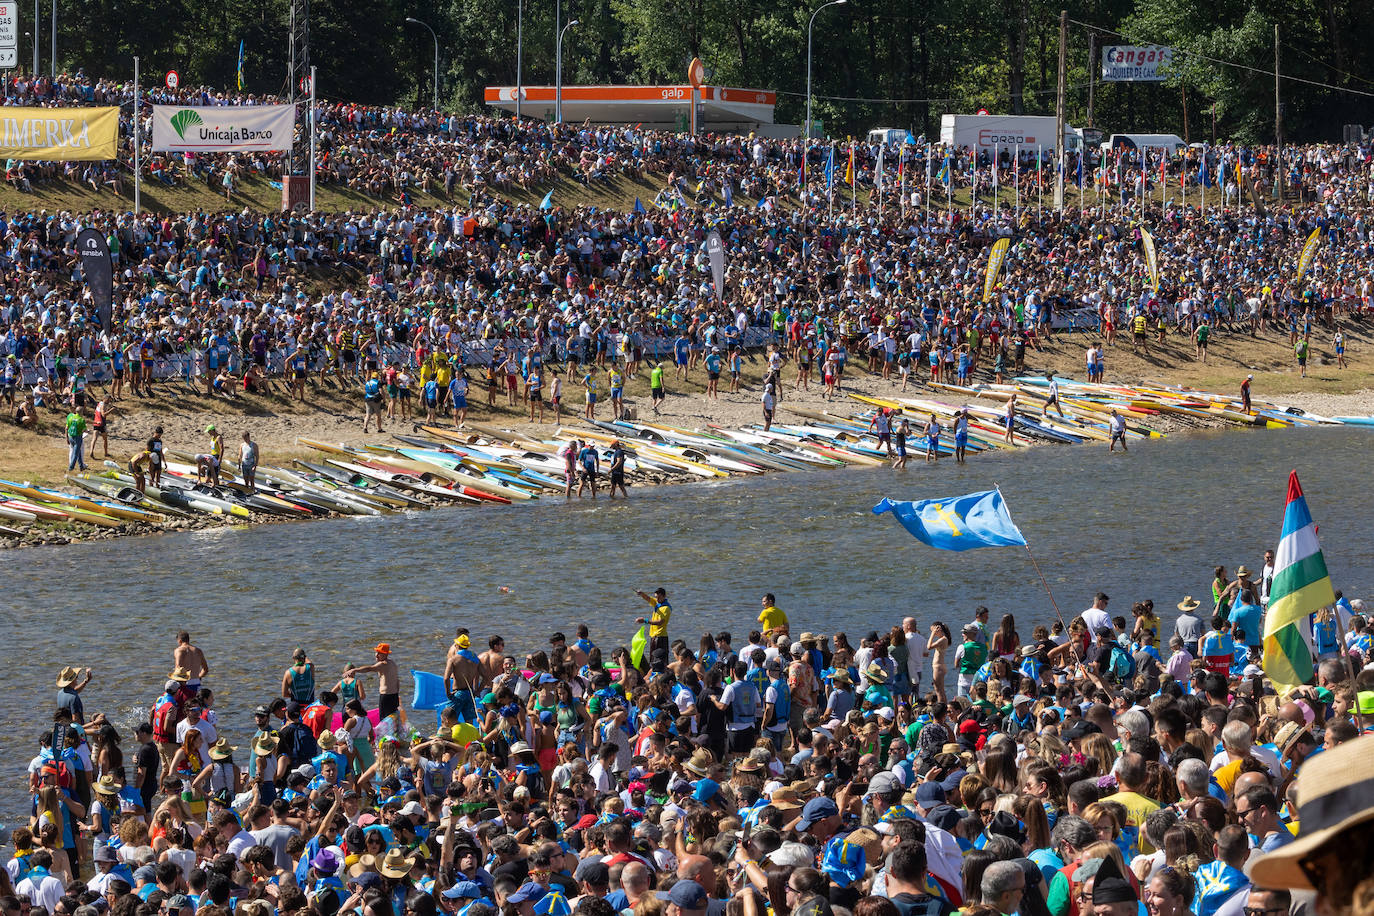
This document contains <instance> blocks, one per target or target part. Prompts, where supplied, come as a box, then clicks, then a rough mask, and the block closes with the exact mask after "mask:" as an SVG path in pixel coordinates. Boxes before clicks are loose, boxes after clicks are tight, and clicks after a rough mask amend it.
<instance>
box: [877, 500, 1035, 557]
mask: <svg viewBox="0 0 1374 916" xmlns="http://www.w3.org/2000/svg"><path fill="white" fill-rule="evenodd" d="M884 512H891V513H892V514H893V515H894V516H895V517H896V519H897V521H898V522H899V523H900V524H901V526H902V527H903V528H905V529H906V530H907V531H909V532H911V534H912V536H913V537H915V538H916V539H917V540H918V541H922V542H924V543H926V544H929V545H930V546H931V547H935V548H937V549H939V550H972V549H974V548H975V547H1018V546H1019V547H1023V546H1025V544H1026V539H1025V538H1024V537H1023V536H1022V535H1021V531H1020V529H1018V528H1017V527H1016V523H1015V522H1013V521H1012V520H1011V513H1010V512H1009V511H1007V504H1006V503H1005V502H1003V500H1002V494H1001V493H1000V492H999V491H997V490H983V491H981V492H978V493H969V494H967V495H965V496H950V497H946V498H944V499H923V500H919V501H916V502H893V501H892V500H890V499H883V500H882V501H881V502H879V503H878V505H876V506H874V507H873V514H874V515H882V514H883V513H884Z"/></svg>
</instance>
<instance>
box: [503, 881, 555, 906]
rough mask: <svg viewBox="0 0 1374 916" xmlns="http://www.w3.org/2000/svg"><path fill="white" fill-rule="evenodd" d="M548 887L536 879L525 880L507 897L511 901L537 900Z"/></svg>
mask: <svg viewBox="0 0 1374 916" xmlns="http://www.w3.org/2000/svg"><path fill="white" fill-rule="evenodd" d="M548 892H549V889H548V888H547V887H545V886H544V885H542V884H540V883H538V882H537V881H526V882H525V883H524V884H522V885H520V887H519V889H517V890H516V892H515V893H513V894H511V895H510V897H509V898H507V899H509V900H510V902H511V903H524V902H525V901H526V900H535V901H537V900H539V899H540V898H542V897H543V896H544V895H545V894H547V893H548Z"/></svg>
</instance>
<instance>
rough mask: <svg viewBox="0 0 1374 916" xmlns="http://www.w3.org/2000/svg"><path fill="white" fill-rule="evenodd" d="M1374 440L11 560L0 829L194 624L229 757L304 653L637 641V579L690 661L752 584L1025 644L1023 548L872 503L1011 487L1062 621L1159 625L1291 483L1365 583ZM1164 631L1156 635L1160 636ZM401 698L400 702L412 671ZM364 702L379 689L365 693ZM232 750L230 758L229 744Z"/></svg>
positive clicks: (1138, 452) (862, 473) (1273, 533)
mask: <svg viewBox="0 0 1374 916" xmlns="http://www.w3.org/2000/svg"><path fill="white" fill-rule="evenodd" d="M1371 443H1374V439H1371V438H1370V433H1369V432H1368V431H1361V430H1358V429H1352V428H1326V429H1289V430H1254V431H1243V432H1241V431H1227V432H1204V433H1193V434H1188V435H1178V436H1174V437H1170V438H1168V439H1165V440H1156V441H1153V442H1141V443H1133V444H1132V446H1131V452H1130V454H1129V455H1123V454H1120V453H1117V454H1108V452H1107V450H1106V448H1105V447H1098V446H1078V447H1045V448H1035V449H1029V450H1024V451H1018V452H996V453H990V454H984V455H977V456H973V457H972V458H971V459H970V461H969V462H968V463H967V464H966V465H964V466H962V467H959V466H957V465H955V464H954V462H953V461H952V460H942V461H940V462H939V463H938V465H936V466H928V465H924V464H922V463H920V462H919V461H917V462H915V463H913V464H912V465H911V466H910V467H909V468H907V469H906V470H904V471H898V472H894V471H891V470H888V469H874V470H843V471H816V472H807V473H790V474H773V475H768V476H766V477H763V478H755V479H748V480H742V479H733V480H726V481H721V482H717V483H700V484H687V485H682V486H672V487H660V488H657V489H647V490H643V491H637V492H635V493H634V494H633V498H632V499H631V500H629V501H628V502H624V501H616V502H615V503H611V502H609V501H607V500H605V499H604V498H603V499H600V500H597V501H596V502H595V503H592V502H590V501H587V502H582V503H576V502H574V504H573V505H571V506H565V505H562V498H561V497H558V498H554V499H545V500H540V501H538V502H536V503H533V504H526V505H524V506H512V507H504V508H500V507H490V508H483V509H464V508H462V507H455V508H446V509H439V510H434V511H429V512H421V513H416V514H411V515H395V516H389V517H381V518H361V519H360V518H344V519H335V520H327V521H320V522H312V523H300V524H284V525H267V526H259V527H253V528H244V529H217V530H213V531H199V532H182V533H176V534H168V535H159V536H152V537H139V538H126V539H119V540H113V541H101V542H96V543H90V544H78V545H71V546H66V547H60V548H44V549H34V550H25V551H22V552H11V553H8V554H6V555H5V562H6V565H7V572H8V574H7V576H6V577H5V578H6V585H5V589H4V591H5V597H6V599H7V600H6V605H7V607H8V613H5V614H3V615H0V644H3V645H5V646H8V647H9V648H10V651H11V652H12V655H11V656H10V664H9V668H10V671H11V675H10V684H9V685H8V686H9V690H8V691H7V693H8V700H7V702H6V703H5V704H3V706H0V822H3V823H7V824H11V825H12V824H15V823H18V822H19V821H20V820H21V819H22V818H23V817H24V816H26V813H27V812H26V806H27V793H26V789H25V784H24V771H25V767H26V765H27V763H28V761H29V760H30V759H31V758H32V757H33V755H34V754H35V753H36V752H37V739H38V736H39V734H40V733H41V732H43V731H45V730H46V728H50V727H51V726H50V723H51V719H50V718H49V712H50V708H51V706H50V704H51V703H52V697H53V694H54V688H53V682H54V678H55V677H56V674H57V672H58V670H59V669H60V668H61V667H62V666H64V665H79V666H86V665H89V666H91V667H92V668H93V669H94V671H95V679H94V681H93V682H92V683H91V685H90V686H89V687H88V688H86V691H85V694H84V695H85V698H86V709H87V713H88V714H90V713H91V712H93V711H96V710H104V711H106V713H107V715H108V716H109V717H110V718H111V719H112V720H113V721H115V722H116V724H118V725H119V726H120V727H121V730H124V729H127V731H126V732H125V734H129V735H130V737H129V738H128V739H127V740H126V742H125V745H124V747H125V753H126V756H129V755H131V754H132V751H133V750H134V748H133V747H132V746H131V745H132V737H131V733H132V725H133V723H135V722H136V721H137V720H138V719H139V718H142V717H146V715H147V708H148V706H149V705H150V704H151V703H152V701H153V700H154V699H155V698H156V697H157V696H158V694H159V692H160V686H161V683H162V681H163V680H164V679H165V676H166V674H167V672H168V671H169V670H170V665H171V652H172V648H173V645H174V643H175V633H176V631H177V630H178V629H180V628H182V627H185V628H186V629H189V630H190V631H191V633H192V636H193V639H194V640H195V642H196V643H197V644H198V645H199V646H200V647H201V648H202V649H204V650H205V652H206V655H207V656H208V658H209V662H210V665H211V675H210V677H209V678H208V679H207V681H206V683H207V685H209V686H211V687H213V688H214V689H215V691H216V707H217V708H218V709H219V710H220V713H219V714H220V730H221V733H222V734H225V735H226V736H228V737H229V738H230V740H231V743H234V744H237V745H239V746H240V747H243V746H244V745H245V744H246V740H245V739H246V736H247V735H248V734H250V733H251V718H250V716H249V714H248V711H249V710H250V709H251V708H252V707H253V706H254V705H255V704H256V703H259V702H263V701H265V700H267V699H268V698H270V697H271V696H273V695H275V694H276V692H277V688H278V686H279V684H280V681H281V675H282V671H283V670H284V668H285V667H286V665H287V664H289V662H290V655H291V651H292V649H293V648H294V647H295V646H298V645H299V646H304V647H305V648H306V649H307V650H308V651H309V653H310V655H311V657H312V659H313V660H314V661H315V663H316V667H317V670H318V671H319V674H318V675H317V680H323V679H324V678H325V677H330V678H332V677H334V676H335V675H336V674H337V673H338V672H340V671H341V670H342V668H343V666H344V665H345V664H347V663H350V662H353V663H360V664H361V663H368V662H371V660H372V652H371V648H372V646H374V645H375V644H376V643H377V642H378V641H381V640H385V641H387V642H390V643H391V644H392V646H393V649H394V652H395V655H394V657H395V659H396V660H397V662H398V664H399V665H400V666H401V668H402V669H409V668H419V669H423V670H429V671H435V672H440V671H442V670H443V656H444V652H445V650H446V648H447V646H448V645H449V642H450V640H451V638H452V635H453V628H454V627H455V626H458V625H465V626H468V627H469V628H470V629H471V630H472V632H473V634H474V637H475V638H474V640H473V642H474V648H477V649H479V650H480V649H485V647H486V637H487V636H488V635H489V634H491V633H500V634H501V635H502V636H504V637H505V638H506V640H507V651H510V652H514V653H517V654H518V653H522V652H526V651H532V650H533V649H536V648H540V647H542V646H544V645H546V641H547V637H548V634H550V633H552V632H553V631H554V630H563V631H564V632H568V633H571V632H572V628H573V627H574V626H575V625H576V624H577V623H579V622H586V623H587V624H588V625H589V626H590V627H591V635H592V639H593V641H595V642H596V643H597V644H599V645H602V646H603V647H605V646H609V645H611V644H614V643H618V642H626V641H628V639H629V637H630V636H631V635H632V633H633V631H634V628H635V627H634V624H633V619H634V617H635V616H637V615H638V614H640V613H642V612H643V611H645V610H646V609H647V608H646V606H645V605H644V604H643V603H642V602H641V601H640V600H639V599H638V598H636V597H635V595H634V589H637V588H643V589H645V590H646V591H652V590H653V588H654V587H656V586H659V585H662V586H664V587H665V588H667V590H668V593H669V599H670V601H671V602H672V604H673V607H674V615H673V619H672V625H671V628H670V631H671V632H672V634H673V635H675V636H682V637H683V638H685V639H687V641H688V643H689V644H690V645H692V646H694V647H695V645H696V643H697V640H698V639H699V637H700V635H701V634H702V633H704V632H706V631H708V630H712V631H714V630H718V629H722V628H724V629H729V630H731V631H732V632H733V633H734V634H736V645H741V644H743V642H744V638H745V635H746V633H747V631H748V630H749V628H750V626H751V622H752V621H753V619H754V617H755V616H756V615H757V613H758V610H759V599H760V597H761V595H762V594H763V593H764V592H766V591H772V592H775V593H776V594H777V596H778V601H779V606H780V607H782V608H783V609H784V610H785V611H787V612H788V614H789V615H790V616H791V620H792V625H793V632H794V633H800V632H801V631H802V630H824V631H826V632H831V633H833V632H835V631H838V630H845V631H847V632H848V633H849V634H850V637H851V639H852V640H853V641H854V642H855V643H856V644H857V638H856V636H857V635H862V634H863V633H866V632H868V631H870V630H874V629H878V630H882V629H885V628H887V627H889V626H891V625H892V624H893V623H895V622H898V621H900V619H901V618H902V617H903V616H907V615H913V616H915V617H916V618H917V620H918V622H919V623H920V624H921V627H922V629H923V630H924V629H925V628H927V627H928V625H929V623H930V622H931V621H933V620H937V619H938V620H943V621H945V622H946V623H947V624H949V625H950V626H951V628H952V629H954V630H955V631H956V633H957V629H958V626H959V624H961V623H963V622H964V621H966V620H968V619H970V618H971V615H972V609H973V607H974V606H976V605H978V604H986V605H988V606H989V607H990V608H991V609H992V612H993V613H992V621H993V623H994V624H995V623H996V622H997V621H998V620H999V619H1000V615H1001V614H1002V613H1004V612H1008V611H1010V612H1012V613H1014V614H1015V615H1016V619H1017V624H1018V629H1019V630H1020V632H1021V633H1022V635H1023V636H1028V635H1029V633H1030V630H1031V628H1032V626H1033V625H1034V624H1035V623H1048V622H1050V621H1051V620H1052V619H1053V610H1052V608H1051V606H1050V603H1049V600H1048V598H1047V597H1046V593H1045V590H1044V588H1043V587H1042V586H1041V584H1040V582H1039V579H1038V578H1037V577H1036V575H1035V571H1034V569H1033V568H1032V566H1031V564H1030V562H1029V560H1028V559H1027V556H1026V553H1025V551H1024V550H1021V549H1019V548H1002V549H993V550H975V551H969V552H966V553H944V552H939V551H935V550H932V549H930V548H927V547H926V546H925V545H923V544H921V543H919V542H918V541H916V540H915V539H913V538H912V537H911V536H910V535H908V534H907V533H906V532H905V531H904V530H903V529H902V528H901V527H900V526H899V525H898V524H896V522H895V521H894V520H893V519H892V517H890V516H880V517H875V516H873V515H872V514H871V512H870V509H871V507H872V506H873V505H874V504H875V503H876V502H877V501H878V500H879V499H880V498H882V497H884V496H886V497H890V498H892V499H920V498H927V497H932V496H950V495H956V494H960V493H966V492H970V491H974V490H980V489H987V488H990V487H992V486H993V485H994V484H999V485H1000V486H1001V487H1002V491H1003V493H1004V495H1005V497H1006V500H1007V505H1008V506H1009V508H1010V510H1011V513H1012V515H1013V517H1014V518H1015V520H1016V521H1017V523H1018V524H1019V525H1020V527H1021V530H1022V532H1023V533H1024V534H1025V536H1026V539H1027V540H1028V541H1029V542H1030V545H1031V547H1032V549H1033V550H1034V551H1035V555H1036V557H1037V559H1038V560H1039V562H1040V565H1041V568H1042V569H1043V571H1044V574H1045V576H1046V578H1047V579H1048V581H1049V584H1050V587H1051V589H1052V590H1053V592H1054V595H1055V597H1056V598H1057V600H1058V602H1059V606H1060V608H1061V609H1062V610H1063V612H1064V614H1065V617H1066V619H1067V618H1069V617H1071V616H1072V615H1073V614H1075V613H1077V612H1078V611H1079V610H1081V609H1082V608H1084V607H1086V606H1087V605H1088V603H1089V599H1090V598H1091V597H1092V595H1093V593H1094V592H1096V591H1098V590H1099V589H1101V590H1103V591H1106V592H1107V593H1108V594H1109V595H1111V596H1112V601H1111V606H1110V608H1111V611H1112V612H1113V613H1115V614H1122V615H1128V614H1129V610H1130V606H1131V603H1132V602H1133V601H1135V600H1140V599H1144V598H1152V599H1153V600H1154V602H1155V606H1156V608H1157V609H1158V610H1161V611H1162V612H1163V617H1164V619H1165V620H1170V619H1172V617H1173V616H1174V614H1176V612H1175V611H1174V610H1173V608H1174V605H1175V604H1176V603H1177V602H1178V601H1179V599H1180V597H1181V596H1182V595H1184V594H1192V595H1196V596H1199V597H1201V596H1205V595H1207V594H1208V593H1209V584H1210V582H1211V575H1212V568H1213V567H1214V566H1215V565H1217V564H1224V565H1225V566H1226V567H1227V569H1228V570H1230V571H1234V569H1235V567H1236V565H1238V564H1239V563H1247V564H1248V565H1250V566H1251V567H1252V568H1256V569H1257V568H1258V566H1259V564H1260V561H1261V559H1262V556H1263V551H1264V550H1265V549H1266V547H1269V546H1272V545H1273V544H1274V542H1275V541H1276V540H1277V537H1278V533H1279V526H1280V523H1281V521H1282V517H1283V502H1284V493H1285V484H1286V478H1287V474H1288V471H1289V470H1290V469H1293V468H1296V469H1297V470H1298V473H1299V476H1300V477H1301V479H1302V482H1303V485H1304V488H1305V489H1306V492H1307V497H1308V502H1309V505H1310V507H1311V510H1312V514H1313V516H1314V518H1315V519H1316V521H1317V523H1318V524H1319V526H1320V535H1321V540H1322V542H1323V545H1324V548H1325V552H1326V559H1327V564H1328V566H1329V567H1330V570H1331V574H1332V577H1333V580H1334V582H1335V584H1336V587H1337V588H1344V590H1345V591H1346V594H1347V595H1348V596H1350V597H1355V596H1358V595H1365V594H1368V585H1369V583H1370V582H1371V581H1374V539H1371V538H1370V537H1369V536H1368V534H1367V531H1368V526H1369V524H1370V519H1371V518H1374V511H1372V510H1374V487H1371V485H1370V481H1369V478H1368V474H1367V471H1366V468H1367V464H1366V462H1365V460H1364V458H1365V452H1366V450H1367V448H1368V447H1369V445H1370V444H1371ZM1166 633H1167V628H1166ZM406 680H407V686H406V688H405V689H408V679H406ZM369 692H370V693H374V694H375V680H373V681H371V682H370V684H369ZM239 756H240V757H242V756H243V752H241V753H240V755H239Z"/></svg>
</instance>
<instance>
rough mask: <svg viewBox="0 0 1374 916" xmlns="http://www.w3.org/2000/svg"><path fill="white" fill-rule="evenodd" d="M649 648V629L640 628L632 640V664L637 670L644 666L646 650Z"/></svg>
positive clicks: (646, 627) (645, 627)
mask: <svg viewBox="0 0 1374 916" xmlns="http://www.w3.org/2000/svg"><path fill="white" fill-rule="evenodd" d="M648 646H649V627H648V625H645V626H642V627H640V628H639V629H638V630H637V631H635V635H634V636H633V637H632V638H631V639H630V664H632V665H634V666H635V667H636V668H642V667H643V666H644V650H645V649H646V648H648Z"/></svg>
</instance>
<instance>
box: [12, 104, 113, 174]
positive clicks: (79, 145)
mask: <svg viewBox="0 0 1374 916" xmlns="http://www.w3.org/2000/svg"><path fill="white" fill-rule="evenodd" d="M118 136H119V109H118V108H0V157H3V158H5V159H41V160H45V161H49V162H65V161H67V160H72V159H80V160H93V159H113V158H115V143H116V141H117V138H118Z"/></svg>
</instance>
